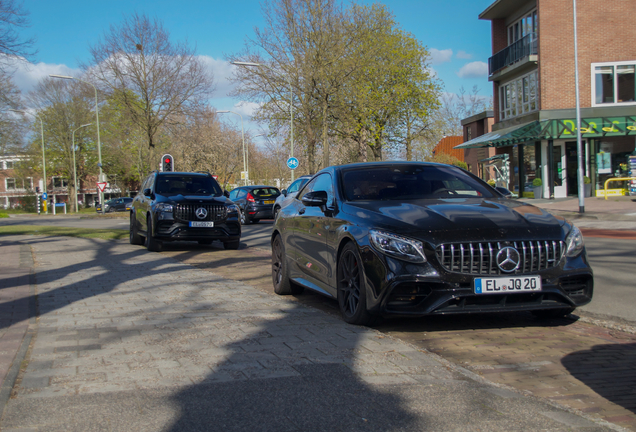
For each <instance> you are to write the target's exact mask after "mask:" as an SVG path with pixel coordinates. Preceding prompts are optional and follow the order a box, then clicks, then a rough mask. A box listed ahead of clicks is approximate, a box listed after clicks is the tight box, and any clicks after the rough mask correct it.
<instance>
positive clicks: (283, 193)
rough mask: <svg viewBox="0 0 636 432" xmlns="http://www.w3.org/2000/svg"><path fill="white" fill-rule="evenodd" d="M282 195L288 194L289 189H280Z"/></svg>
mask: <svg viewBox="0 0 636 432" xmlns="http://www.w3.org/2000/svg"><path fill="white" fill-rule="evenodd" d="M280 193H281V195H283V196H284V197H286V196H287V189H283V190H282V191H280Z"/></svg>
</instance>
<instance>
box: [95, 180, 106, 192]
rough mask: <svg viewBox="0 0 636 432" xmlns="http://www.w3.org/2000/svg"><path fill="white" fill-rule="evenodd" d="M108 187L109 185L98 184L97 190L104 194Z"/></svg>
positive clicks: (104, 183)
mask: <svg viewBox="0 0 636 432" xmlns="http://www.w3.org/2000/svg"><path fill="white" fill-rule="evenodd" d="M106 185H108V183H106V182H99V183H97V188H98V189H99V191H100V192H104V190H106Z"/></svg>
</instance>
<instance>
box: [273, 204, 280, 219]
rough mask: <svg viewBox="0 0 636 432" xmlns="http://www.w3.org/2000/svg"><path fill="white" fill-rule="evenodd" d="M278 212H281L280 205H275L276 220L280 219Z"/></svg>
mask: <svg viewBox="0 0 636 432" xmlns="http://www.w3.org/2000/svg"><path fill="white" fill-rule="evenodd" d="M278 213H280V207H278V206H276V207H274V220H276V219H278Z"/></svg>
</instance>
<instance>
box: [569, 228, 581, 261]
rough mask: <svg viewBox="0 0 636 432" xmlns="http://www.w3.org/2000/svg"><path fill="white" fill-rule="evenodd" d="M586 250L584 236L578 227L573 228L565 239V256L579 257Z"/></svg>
mask: <svg viewBox="0 0 636 432" xmlns="http://www.w3.org/2000/svg"><path fill="white" fill-rule="evenodd" d="M584 248H585V243H584V242H583V234H581V230H579V229H578V228H577V227H575V226H572V230H571V231H570V233H569V234H568V236H567V237H566V238H565V256H567V257H570V258H573V257H576V256H578V255H579V254H580V253H581V252H583V249H584Z"/></svg>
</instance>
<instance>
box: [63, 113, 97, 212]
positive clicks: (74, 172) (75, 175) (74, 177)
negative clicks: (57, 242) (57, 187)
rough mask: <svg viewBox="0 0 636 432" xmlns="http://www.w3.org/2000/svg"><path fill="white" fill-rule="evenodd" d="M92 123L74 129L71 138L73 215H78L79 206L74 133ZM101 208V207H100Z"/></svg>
mask: <svg viewBox="0 0 636 432" xmlns="http://www.w3.org/2000/svg"><path fill="white" fill-rule="evenodd" d="M92 124H93V123H88V124H85V125H81V126H80V127H78V128H77V129H75V130H74V131H73V138H72V140H71V141H72V143H73V184H74V185H75V213H79V205H78V204H77V190H78V189H79V185H78V184H77V168H76V167H77V165H76V164H75V131H77V130H79V129H81V128H83V127H86V126H90V125H92ZM102 208H103V206H102Z"/></svg>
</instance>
